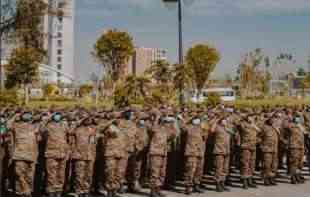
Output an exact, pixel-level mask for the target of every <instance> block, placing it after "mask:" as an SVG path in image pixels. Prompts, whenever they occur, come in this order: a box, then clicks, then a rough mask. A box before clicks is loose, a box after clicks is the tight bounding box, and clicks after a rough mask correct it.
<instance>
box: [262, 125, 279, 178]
mask: <svg viewBox="0 0 310 197" xmlns="http://www.w3.org/2000/svg"><path fill="white" fill-rule="evenodd" d="M261 139H262V141H261V150H262V152H263V171H262V176H263V178H264V180H265V184H269V183H270V181H271V180H270V179H273V178H274V177H275V176H276V173H277V171H278V146H279V129H277V128H275V127H274V126H270V125H265V126H264V127H263V132H262V133H261Z"/></svg>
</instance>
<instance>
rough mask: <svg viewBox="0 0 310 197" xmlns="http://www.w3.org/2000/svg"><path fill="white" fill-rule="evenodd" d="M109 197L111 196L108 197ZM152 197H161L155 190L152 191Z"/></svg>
mask: <svg viewBox="0 0 310 197" xmlns="http://www.w3.org/2000/svg"><path fill="white" fill-rule="evenodd" d="M108 197H109V196H108ZM150 197H160V196H159V194H158V192H157V191H156V190H154V189H152V190H151V193H150Z"/></svg>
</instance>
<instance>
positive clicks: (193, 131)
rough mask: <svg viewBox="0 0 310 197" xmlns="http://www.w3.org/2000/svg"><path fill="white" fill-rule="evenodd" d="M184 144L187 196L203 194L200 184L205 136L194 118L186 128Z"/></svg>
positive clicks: (199, 122) (197, 119)
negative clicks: (194, 193)
mask: <svg viewBox="0 0 310 197" xmlns="http://www.w3.org/2000/svg"><path fill="white" fill-rule="evenodd" d="M186 132H187V135H186V144H185V153H184V154H185V162H186V163H185V184H186V191H185V193H186V194H187V195H190V194H191V193H192V192H193V191H194V192H197V193H203V190H202V189H201V188H200V183H201V179H202V175H203V167H204V155H205V147H206V142H205V136H204V135H203V130H202V128H201V119H200V118H199V117H198V116H196V117H194V118H192V120H191V121H190V123H189V125H188V126H186Z"/></svg>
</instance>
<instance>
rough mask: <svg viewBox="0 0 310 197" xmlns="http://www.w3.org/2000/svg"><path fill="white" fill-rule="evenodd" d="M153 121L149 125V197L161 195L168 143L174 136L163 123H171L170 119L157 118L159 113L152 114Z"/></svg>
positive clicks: (161, 196) (159, 196)
mask: <svg viewBox="0 0 310 197" xmlns="http://www.w3.org/2000/svg"><path fill="white" fill-rule="evenodd" d="M153 116H154V119H153V120H154V122H153V124H152V125H151V126H150V128H149V130H150V131H151V132H152V133H151V141H150V150H149V159H150V188H151V194H150V196H151V197H163V196H165V195H164V194H163V193H161V187H162V186H163V183H164V181H165V178H166V165H167V153H168V143H169V140H170V139H171V138H173V137H174V136H175V133H173V132H172V131H171V130H168V129H167V127H166V126H165V124H171V120H170V119H159V113H158V112H155V113H154V114H153Z"/></svg>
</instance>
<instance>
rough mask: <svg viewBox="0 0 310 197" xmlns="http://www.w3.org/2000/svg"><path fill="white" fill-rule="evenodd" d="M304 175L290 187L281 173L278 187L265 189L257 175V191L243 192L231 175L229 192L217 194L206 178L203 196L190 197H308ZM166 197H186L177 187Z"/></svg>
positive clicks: (309, 185) (308, 183)
mask: <svg viewBox="0 0 310 197" xmlns="http://www.w3.org/2000/svg"><path fill="white" fill-rule="evenodd" d="M304 175H305V177H306V179H307V181H306V183H305V184H300V185H292V184H290V179H289V177H288V176H287V175H286V174H285V173H284V172H283V171H282V172H281V175H280V176H281V177H280V178H278V181H279V183H278V184H279V185H278V186H272V187H266V186H264V185H263V182H262V180H260V179H259V175H258V174H257V176H256V179H257V184H258V188H257V189H248V190H244V189H242V188H241V185H240V184H239V181H238V180H239V177H238V176H237V175H233V179H232V180H233V187H230V189H231V191H230V192H223V193H217V192H216V191H215V185H214V181H213V180H212V177H206V180H205V181H206V183H207V184H206V186H207V190H206V192H205V193H204V194H193V195H191V196H192V197H207V196H208V197H209V196H212V197H310V176H309V173H308V171H307V170H305V171H304ZM148 191H149V190H143V193H141V194H140V195H131V194H124V195H122V196H124V197H145V196H148ZM164 193H165V194H166V195H167V197H186V195H184V187H178V188H177V191H176V192H167V191H164Z"/></svg>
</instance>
